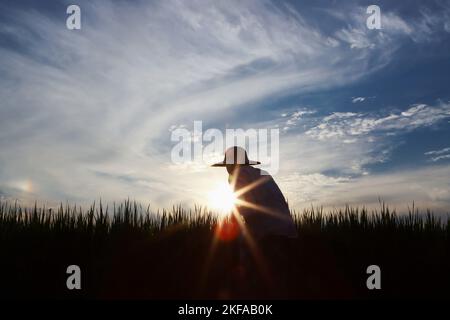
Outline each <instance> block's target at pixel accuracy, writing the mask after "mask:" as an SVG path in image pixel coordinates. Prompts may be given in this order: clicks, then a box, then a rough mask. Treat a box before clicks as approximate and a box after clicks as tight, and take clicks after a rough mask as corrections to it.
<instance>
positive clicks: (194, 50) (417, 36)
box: [0, 0, 450, 212]
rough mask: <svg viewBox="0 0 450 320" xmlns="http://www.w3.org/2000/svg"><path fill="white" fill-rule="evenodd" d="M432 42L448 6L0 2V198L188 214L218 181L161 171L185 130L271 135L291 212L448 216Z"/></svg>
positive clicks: (440, 70) (449, 106)
mask: <svg viewBox="0 0 450 320" xmlns="http://www.w3.org/2000/svg"><path fill="white" fill-rule="evenodd" d="M72 3H76V4H78V5H79V6H80V7H81V14H82V28H81V30H67V29H66V27H65V22H66V21H65V20H66V17H67V14H66V8H67V6H68V4H72ZM371 4H377V5H378V6H380V8H381V23H382V29H381V30H369V29H368V28H367V27H366V19H367V17H368V14H367V13H366V8H367V7H368V6H369V5H371ZM449 40H450V2H449V1H377V2H369V1H273V2H272V1H263V0H261V1H250V0H249V1H227V2H225V1H127V2H125V1H95V2H92V1H77V2H64V1H59V2H58V1H39V2H35V1H2V3H1V4H0V98H1V99H0V128H1V130H0V149H1V150H2V151H1V153H0V197H2V198H3V199H10V200H13V199H19V200H20V201H23V202H24V203H28V202H30V201H31V202H32V201H34V200H38V201H39V202H44V203H49V204H52V203H57V202H59V201H63V202H65V201H69V202H70V203H78V204H84V203H90V202H92V201H93V200H96V199H99V198H100V197H101V198H102V199H104V200H105V201H113V200H116V201H120V200H122V199H124V198H127V197H130V198H132V199H137V200H139V201H142V202H144V203H150V204H151V205H153V206H155V207H164V206H171V205H172V204H174V203H182V204H188V205H191V204H193V203H205V193H206V192H207V191H208V190H209V189H210V188H211V185H212V184H214V183H216V182H218V181H224V180H226V174H225V172H224V170H223V171H221V170H218V169H211V168H208V167H207V166H202V165H198V164H189V165H186V166H176V165H174V164H173V163H172V162H171V158H170V150H171V148H172V147H173V142H171V141H170V135H171V132H170V130H171V128H173V127H174V126H186V127H187V128H190V127H192V126H193V121H194V120H202V121H203V123H204V127H205V129H206V128H218V129H221V130H224V129H225V128H227V127H229V128H276V127H277V128H279V129H280V166H281V168H280V171H279V172H278V173H277V174H276V175H275V177H274V178H275V180H276V181H277V182H278V183H279V184H280V187H281V189H282V190H283V191H284V193H285V194H286V196H287V197H288V199H289V203H290V204H291V206H293V207H295V208H302V207H309V206H310V205H324V206H325V207H339V206H342V205H345V204H346V203H349V204H352V205H367V206H372V205H373V206H376V205H377V203H378V198H381V199H383V200H385V201H386V202H387V203H388V204H390V205H391V206H393V207H396V208H398V209H399V210H404V209H405V208H406V207H407V206H408V205H409V206H410V205H411V204H412V201H415V202H416V205H419V207H422V208H425V207H427V208H431V209H433V210H435V211H440V212H448V208H449V205H450V182H449V181H450V179H449V178H450V149H449V148H450V139H449V138H450V90H449V83H450V59H449V58H450V41H449Z"/></svg>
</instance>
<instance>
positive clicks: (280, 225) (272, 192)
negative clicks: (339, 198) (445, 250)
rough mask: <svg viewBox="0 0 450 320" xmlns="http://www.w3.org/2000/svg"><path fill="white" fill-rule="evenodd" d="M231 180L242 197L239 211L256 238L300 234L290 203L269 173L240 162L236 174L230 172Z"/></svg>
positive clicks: (240, 197)
mask: <svg viewBox="0 0 450 320" xmlns="http://www.w3.org/2000/svg"><path fill="white" fill-rule="evenodd" d="M233 180H234V181H233ZM229 181H230V183H232V184H234V189H235V192H237V193H238V194H239V200H241V201H239V205H238V211H239V213H240V214H241V215H242V217H243V218H244V220H245V224H246V227H247V229H248V230H249V231H250V232H251V234H252V235H253V236H254V237H255V238H257V239H261V238H263V237H265V236H269V235H274V236H285V237H289V238H293V237H296V236H297V231H296V228H295V225H294V222H293V220H292V217H291V214H290V211H289V207H288V204H287V202H286V200H285V198H284V196H283V194H282V192H281V190H280V189H279V187H278V185H277V184H276V183H275V181H274V180H273V178H272V177H271V176H270V175H269V174H267V173H266V172H264V171H261V170H260V169H257V168H253V167H251V166H241V167H239V170H236V173H235V174H234V176H233V175H230V178H229ZM247 189H248V190H247ZM240 190H242V191H243V193H242V194H240Z"/></svg>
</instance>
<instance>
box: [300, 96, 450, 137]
mask: <svg viewBox="0 0 450 320" xmlns="http://www.w3.org/2000/svg"><path fill="white" fill-rule="evenodd" d="M449 117H450V104H449V103H440V104H438V105H436V106H429V105H425V104H418V105H414V106H412V107H410V108H409V109H407V110H406V111H404V112H401V113H391V114H389V115H386V116H378V117H377V116H374V115H370V114H363V113H352V112H344V113H342V112H336V113H333V114H331V115H330V116H327V117H325V118H323V120H322V122H321V123H320V124H318V125H317V126H315V127H313V128H311V129H310V130H308V131H307V132H306V134H307V135H309V136H311V137H314V138H317V139H319V140H325V139H331V138H339V139H343V138H349V137H357V136H361V135H367V134H369V133H370V132H373V131H396V130H405V131H410V130H414V129H416V128H419V127H425V126H431V125H433V124H435V123H437V122H438V121H440V120H443V119H446V118H449Z"/></svg>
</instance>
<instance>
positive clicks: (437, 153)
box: [425, 148, 450, 162]
mask: <svg viewBox="0 0 450 320" xmlns="http://www.w3.org/2000/svg"><path fill="white" fill-rule="evenodd" d="M425 155H426V156H431V157H430V160H431V161H433V162H436V161H439V160H445V159H450V148H443V149H440V150H433V151H428V152H425Z"/></svg>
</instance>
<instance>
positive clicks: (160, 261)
mask: <svg viewBox="0 0 450 320" xmlns="http://www.w3.org/2000/svg"><path fill="white" fill-rule="evenodd" d="M292 214H293V216H294V220H295V223H296V225H297V228H298V231H299V237H298V238H297V239H294V240H292V241H286V242H285V243H278V242H276V241H277V240H274V243H276V244H277V247H276V248H275V249H274V248H272V250H271V249H270V246H271V245H272V244H263V243H261V250H262V251H263V252H264V254H265V253H267V255H265V261H266V263H267V265H268V269H269V270H270V278H271V281H272V282H273V283H271V284H267V283H266V282H267V281H266V280H265V279H264V277H263V276H261V277H260V276H259V275H258V270H259V269H258V266H257V265H253V268H255V270H248V271H247V275H244V276H242V274H240V273H239V272H240V271H237V269H236V268H238V266H236V261H238V262H239V260H236V252H238V251H239V247H238V246H239V244H238V243H237V241H236V240H235V241H219V242H218V243H217V244H216V246H215V250H214V252H212V251H211V247H212V243H213V242H214V232H215V228H216V225H217V223H218V218H217V215H215V214H214V213H213V212H211V211H209V210H208V209H206V208H202V207H195V208H193V209H190V210H189V209H184V208H182V207H181V206H174V207H173V208H172V209H171V210H157V211H155V212H153V211H152V210H151V209H150V208H149V207H145V208H144V207H142V206H141V205H139V204H138V203H136V202H132V201H129V200H128V201H125V202H123V203H121V204H119V205H113V206H110V207H104V206H103V205H102V204H101V203H99V204H98V205H97V204H93V205H92V206H91V207H90V208H88V209H86V210H83V209H82V208H80V207H76V206H68V205H67V206H63V205H61V206H60V207H59V208H56V209H48V208H43V207H42V208H41V207H37V206H36V205H35V206H34V207H33V208H22V207H20V206H19V205H17V203H8V202H1V203H0V260H1V265H0V282H1V285H0V292H1V293H0V295H1V296H4V297H62V298H72V297H79V298H240V297H249V298H258V297H259V298H261V297H262V298H274V297H275V298H368V297H410V296H412V297H420V296H427V297H429V296H430V295H431V296H436V297H449V295H450V294H449V292H450V290H449V289H450V286H449V284H450V271H449V270H450V268H449V267H450V263H449V261H450V258H449V257H450V249H449V248H450V245H449V243H450V220H449V219H448V218H447V220H445V221H442V220H441V219H439V218H437V217H436V216H434V215H433V214H432V213H431V212H429V211H427V212H425V213H424V214H420V213H419V212H418V211H417V209H415V208H414V206H413V207H412V208H411V209H410V210H409V212H408V213H407V214H404V215H398V214H397V213H396V212H395V211H390V210H389V208H388V207H387V206H385V205H384V204H383V203H381V205H380V209H379V210H374V211H369V210H367V209H365V208H352V207H348V206H347V207H345V208H343V209H336V210H334V211H332V212H324V211H323V210H322V209H320V208H318V209H316V208H311V209H306V210H303V211H301V212H295V211H293V212H292ZM266 248H269V249H268V250H266ZM71 264H77V265H79V266H80V267H81V269H82V290H81V291H70V290H67V288H66V282H65V279H66V277H67V275H66V273H65V271H66V268H67V266H68V265H71ZM371 264H376V265H379V266H380V267H381V270H382V290H380V291H369V290H367V288H366V282H365V281H366V278H367V276H368V275H367V274H366V268H367V266H369V265H371ZM247 268H249V267H248V266H247ZM256 269H258V270H256ZM267 286H269V287H270V290H267V288H268V287H267Z"/></svg>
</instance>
